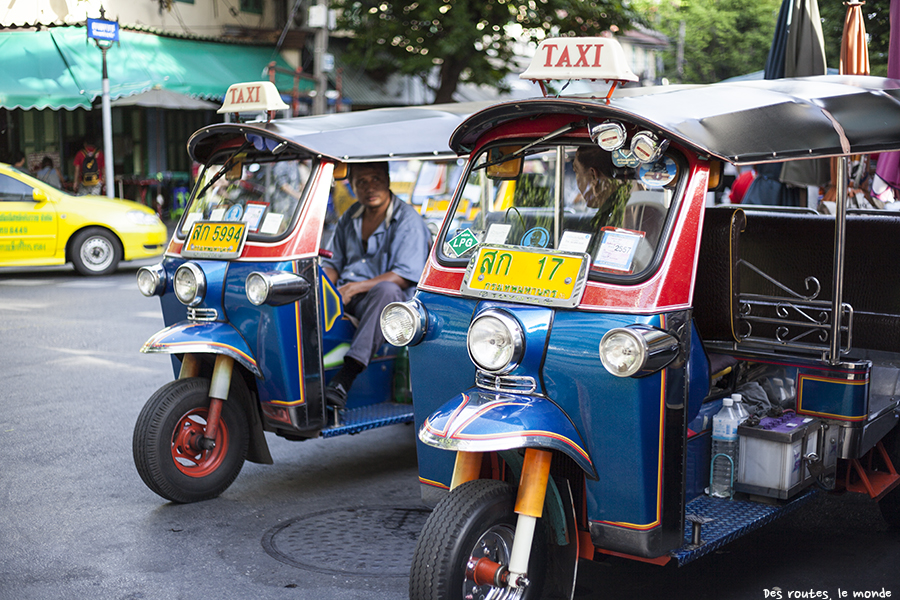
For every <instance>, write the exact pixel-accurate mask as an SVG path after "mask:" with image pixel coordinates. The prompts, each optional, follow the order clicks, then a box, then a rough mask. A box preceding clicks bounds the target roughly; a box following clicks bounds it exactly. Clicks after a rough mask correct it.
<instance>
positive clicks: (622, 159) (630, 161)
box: [611, 149, 641, 169]
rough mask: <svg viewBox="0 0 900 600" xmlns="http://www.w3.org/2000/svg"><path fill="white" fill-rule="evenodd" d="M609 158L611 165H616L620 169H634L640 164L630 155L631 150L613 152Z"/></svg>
mask: <svg viewBox="0 0 900 600" xmlns="http://www.w3.org/2000/svg"><path fill="white" fill-rule="evenodd" d="M611 158H612V162H613V164H614V165H616V166H617V167H619V168H620V169H622V168H630V169H633V168H634V167H636V166H638V165H639V164H641V161H639V160H638V159H637V157H636V156H635V155H634V154H632V153H631V150H622V149H619V150H613V151H612V155H611Z"/></svg>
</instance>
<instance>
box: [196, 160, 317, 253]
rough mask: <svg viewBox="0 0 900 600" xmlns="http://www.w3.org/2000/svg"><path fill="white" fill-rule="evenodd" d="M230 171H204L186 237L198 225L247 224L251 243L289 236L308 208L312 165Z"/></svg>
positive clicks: (249, 165) (245, 166)
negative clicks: (302, 210)
mask: <svg viewBox="0 0 900 600" xmlns="http://www.w3.org/2000/svg"><path fill="white" fill-rule="evenodd" d="M229 167H230V165H229V164H228V163H227V162H224V163H222V164H210V165H207V167H206V168H205V169H204V170H203V173H202V174H201V176H200V178H199V179H198V180H197V183H196V186H195V189H196V192H195V196H194V197H193V198H192V200H191V204H190V206H189V207H188V208H187V210H186V212H185V217H184V220H183V221H182V224H181V229H180V232H181V234H182V235H185V234H187V232H188V231H190V229H191V225H193V223H194V222H195V221H246V222H247V229H248V232H249V237H250V238H251V239H254V238H255V239H271V238H277V237H279V236H281V235H282V234H284V233H285V232H286V231H287V230H288V228H289V227H290V225H291V223H292V222H293V220H294V217H295V216H296V214H297V212H298V209H299V207H300V206H301V204H302V202H301V200H302V198H303V192H304V190H305V188H306V184H307V182H308V181H309V176H310V174H311V173H312V161H311V160H310V159H303V160H282V161H278V162H268V163H260V162H243V163H241V162H238V163H237V166H236V167H234V168H233V169H230V168H229Z"/></svg>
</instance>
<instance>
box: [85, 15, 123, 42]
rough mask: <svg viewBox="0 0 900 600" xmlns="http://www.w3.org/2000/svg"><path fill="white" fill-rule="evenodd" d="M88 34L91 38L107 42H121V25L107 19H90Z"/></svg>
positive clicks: (88, 21)
mask: <svg viewBox="0 0 900 600" xmlns="http://www.w3.org/2000/svg"><path fill="white" fill-rule="evenodd" d="M87 34H88V37H89V38H93V39H95V40H102V41H105V42H118V41H119V23H118V22H117V21H107V20H105V19H88V20H87Z"/></svg>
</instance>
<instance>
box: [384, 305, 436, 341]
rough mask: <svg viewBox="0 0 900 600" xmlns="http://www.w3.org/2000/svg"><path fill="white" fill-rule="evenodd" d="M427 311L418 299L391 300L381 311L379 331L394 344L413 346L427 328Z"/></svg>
mask: <svg viewBox="0 0 900 600" xmlns="http://www.w3.org/2000/svg"><path fill="white" fill-rule="evenodd" d="M427 323H428V318H427V313H426V312H425V307H424V306H422V303H421V302H419V301H418V300H410V301H409V302H391V303H390V304H388V305H387V306H385V307H384V310H383V311H381V333H382V334H383V335H384V339H386V340H387V341H388V343H389V344H393V345H394V346H415V345H416V344H418V343H419V342H420V341H421V340H422V337H423V336H424V335H425V332H426V330H427Z"/></svg>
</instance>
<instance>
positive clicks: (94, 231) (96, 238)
mask: <svg viewBox="0 0 900 600" xmlns="http://www.w3.org/2000/svg"><path fill="white" fill-rule="evenodd" d="M71 256H72V264H73V265H74V266H75V270H76V271H78V273H79V274H81V275H108V274H110V273H112V272H113V271H115V270H116V269H117V268H118V266H119V261H121V260H122V248H121V247H120V246H119V240H117V239H116V237H115V236H114V235H113V234H111V233H110V232H109V231H107V230H105V229H101V228H100V227H89V228H87V229H84V230H82V231H79V232H78V233H77V234H75V237H74V238H72V248H71Z"/></svg>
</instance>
